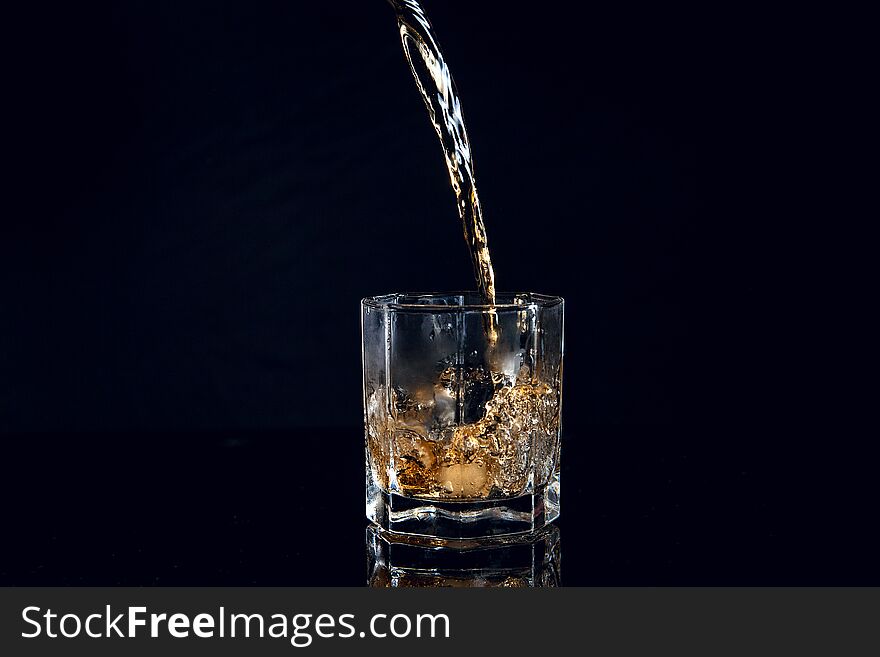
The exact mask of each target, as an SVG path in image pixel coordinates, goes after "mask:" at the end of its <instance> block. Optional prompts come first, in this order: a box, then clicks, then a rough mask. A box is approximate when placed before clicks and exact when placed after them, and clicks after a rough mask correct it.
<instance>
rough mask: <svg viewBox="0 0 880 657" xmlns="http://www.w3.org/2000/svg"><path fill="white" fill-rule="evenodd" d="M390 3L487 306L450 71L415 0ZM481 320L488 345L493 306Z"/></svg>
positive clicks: (483, 261)
mask: <svg viewBox="0 0 880 657" xmlns="http://www.w3.org/2000/svg"><path fill="white" fill-rule="evenodd" d="M388 2H389V4H390V5H391V6H392V7H393V8H394V10H395V12H396V13H397V23H398V27H399V28H400V40H401V43H402V45H403V52H404V54H405V55H406V59H407V62H409V65H410V69H411V70H412V74H413V78H415V81H416V85H417V86H418V89H419V91H420V92H421V95H422V99H423V100H424V101H425V106H426V107H427V109H428V116H429V117H430V119H431V123H432V124H433V126H434V129H435V130H436V132H437V136H438V137H439V139H440V144H441V146H442V147H443V156H444V158H445V159H446V168H447V170H448V172H449V181H450V183H451V184H452V190H453V191H454V192H455V199H456V206H457V207H458V214H459V217H460V218H461V225H462V229H463V231H464V239H465V242H466V243H467V247H468V250H469V252H470V258H471V263H472V265H473V268H474V276H475V278H476V281H477V289H478V290H479V293H480V295H481V297H482V298H483V303H484V304H485V305H487V306H489V307H490V308H491V307H493V306H494V305H495V271H494V270H493V268H492V259H491V257H490V255H489V245H488V241H487V237H486V226H485V224H484V223H483V210H482V207H481V206H480V197H479V196H478V194H477V186H476V182H475V179H474V158H473V153H472V151H471V145H470V141H469V140H468V134H467V129H466V128H465V124H464V116H463V115H462V111H461V101H460V99H459V96H458V91H457V90H456V87H455V82H454V81H453V79H452V73H451V72H450V70H449V67H448V66H447V65H446V61H445V60H444V59H443V53H442V52H441V51H440V46H439V45H438V44H437V40H436V38H435V36H434V30H433V27H432V26H431V23H430V21H429V20H428V17H427V16H426V15H425V12H424V10H423V9H422V7H421V5H419V3H418V2H417V0H388ZM484 324H485V330H486V335H487V337H488V343H489V345H490V347H491V345H494V344H495V342H496V341H497V338H498V323H497V317H496V315H495V312H494V311H491V310H490V312H488V313H486V314H485V321H484Z"/></svg>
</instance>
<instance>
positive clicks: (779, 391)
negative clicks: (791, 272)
mask: <svg viewBox="0 0 880 657" xmlns="http://www.w3.org/2000/svg"><path fill="white" fill-rule="evenodd" d="M426 8H427V10H428V13H429V15H430V16H431V17H432V20H433V22H434V25H435V27H436V29H437V32H438V35H439V38H440V42H441V44H442V46H443V48H444V51H445V53H446V56H447V59H448V61H449V64H450V66H451V68H452V70H453V72H454V75H455V77H456V80H457V83H458V87H459V91H460V92H461V95H462V99H463V106H464V111H465V115H466V117H467V122H468V127H469V131H470V135H471V141H472V144H473V147H474V150H475V156H476V162H477V177H478V183H479V188H480V191H481V195H482V199H483V205H484V209H485V214H486V221H487V227H488V231H489V238H490V245H491V248H492V254H493V258H494V261H495V268H496V274H497V280H498V283H499V288H500V289H501V290H509V291H514V290H515V291H521V290H533V291H538V292H543V293H550V294H559V295H562V296H564V297H565V299H566V380H565V414H564V427H565V437H564V440H565V442H564V445H565V447H564V457H563V462H564V470H563V478H564V480H565V491H566V495H565V496H564V499H565V502H564V513H563V516H564V517H563V520H562V532H563V534H562V535H563V554H564V555H565V556H564V559H563V562H564V564H565V566H564V567H563V582H564V583H567V584H586V583H606V584H653V583H659V584H688V583H703V584H723V583H726V584H779V583H788V584H816V583H820V584H821V583H856V584H858V583H877V581H878V576H877V575H878V572H877V566H876V564H875V563H874V561H875V560H873V559H867V558H862V557H867V556H868V555H870V554H872V552H873V548H872V545H873V543H872V542H871V540H872V531H871V530H870V529H865V528H863V527H865V524H866V523H865V522H864V519H863V518H862V516H861V515H860V514H859V513H858V511H857V508H856V507H857V504H858V503H860V502H861V501H864V500H865V498H866V497H870V491H871V488H870V480H868V479H865V478H862V477H861V476H859V475H854V476H846V475H845V474H844V473H841V472H840V468H841V467H851V466H849V465H847V466H840V465H835V464H836V463H839V459H840V458H841V457H843V458H846V457H845V455H844V452H845V451H846V450H840V449H836V448H829V447H827V446H826V445H827V444H831V443H835V442H838V443H839V441H841V440H843V439H844V435H845V434H846V433H847V432H848V430H846V429H842V428H841V425H839V424H838V425H834V427H830V428H827V427H826V428H823V427H825V425H822V424H821V423H819V422H818V420H819V419H820V418H819V416H820V415H821V414H822V411H821V409H818V408H817V407H815V406H813V405H811V401H810V400H811V398H810V397H809V395H804V396H800V395H799V394H798V393H799V392H802V391H806V389H808V388H809V387H810V386H809V385H808V384H806V383H805V382H804V381H803V380H801V379H798V375H799V374H800V373H802V372H803V371H804V370H805V369H809V368H810V367H814V366H815V365H816V363H817V358H818V357H815V356H814V357H812V360H811V361H809V363H808V364H806V365H805V362H804V361H802V360H801V359H800V358H798V357H797V355H796V354H797V353H798V348H799V347H800V346H807V345H808V342H809V341H808V340H807V339H806V338H805V337H803V335H802V334H801V333H800V332H795V333H793V334H788V333H787V332H786V331H784V330H783V329H781V328H778V327H777V325H776V324H775V320H776V319H778V317H779V315H780V314H781V313H784V310H785V306H786V303H790V299H791V295H790V294H786V295H780V296H779V297H777V296H776V295H775V294H772V293H768V292H767V286H768V285H772V284H770V283H769V282H768V280H769V279H764V278H763V275H764V274H765V273H766V269H765V268H764V266H763V265H761V264H759V263H760V262H764V259H763V256H764V255H765V254H766V252H767V251H769V250H770V248H771V247H770V246H768V243H769V241H770V240H769V238H771V237H772V233H773V231H772V230H771V229H769V228H767V227H766V226H762V228H761V229H760V230H759V231H757V232H755V233H753V234H752V236H751V237H747V238H744V237H743V235H742V232H741V231H740V230H737V229H736V228H735V226H739V225H740V224H733V223H731V222H730V221H729V220H728V219H727V213H728V212H730V210H731V208H737V209H738V207H739V206H740V205H741V204H742V194H745V193H746V191H745V190H746V189H747V188H749V187H750V186H754V181H753V180H752V181H750V180H748V179H747V176H745V175H744V173H743V172H745V171H751V170H754V169H756V168H760V166H761V162H760V160H761V159H762V158H761V157H760V156H756V155H755V153H754V152H749V153H747V152H746V151H747V150H748V149H747V148H746V149H742V150H728V148H729V146H730V144H731V143H732V142H736V141H737V140H738V139H740V137H741V136H744V135H748V138H747V139H746V141H748V139H751V140H754V139H755V136H756V134H757V135H758V137H759V138H760V137H761V136H764V135H765V134H766V132H767V131H769V130H770V128H768V127H767V126H766V125H764V126H758V127H757V130H758V132H757V133H756V132H755V130H752V128H755V127H756V125H755V123H754V122H751V123H750V120H751V119H750V116H753V115H754V113H755V112H756V111H757V110H756V108H760V107H765V108H767V112H768V113H769V114H771V115H772V114H773V109H772V101H771V100H770V99H769V96H768V95H767V94H766V93H765V91H766V90H765V88H764V85H767V86H772V85H771V82H772V81H771V80H769V78H771V77H772V76H770V75H766V76H764V77H760V76H752V77H751V78H750V80H749V82H748V83H747V82H745V81H744V79H745V78H749V77H750V76H749V75H748V74H746V73H744V72H742V71H739V70H737V69H736V67H737V66H743V67H747V68H749V70H752V69H754V68H757V67H756V64H757V61H756V60H757V59H758V58H757V55H755V53H754V49H753V47H752V46H749V47H747V48H746V47H744V46H743V45H742V44H741V43H740V45H739V46H738V48H737V49H736V50H734V51H733V53H734V55H733V56H731V57H728V58H721V59H716V58H715V57H714V56H713V55H715V54H716V52H715V49H713V48H712V44H713V42H715V41H717V40H719V39H721V38H722V37H728V36H729V33H730V32H735V31H736V30H735V28H734V27H733V25H732V22H731V21H733V20H734V18H735V17H733V16H724V15H721V14H720V13H719V14H718V15H712V16H709V15H706V14H705V13H702V14H701V13H699V12H695V11H694V9H693V8H692V7H686V6H667V5H664V6H662V7H658V8H655V9H654V10H645V9H644V8H641V7H634V6H629V5H627V6H621V7H617V6H616V5H615V6H614V7H612V6H606V5H592V4H590V5H588V6H585V5H584V4H583V3H570V4H567V3H562V4H560V3H556V4H554V5H553V6H552V7H546V8H539V7H537V6H534V7H531V8H530V9H528V10H525V9H521V8H516V7H514V6H513V5H511V4H510V3H500V2H483V3H474V2H461V1H458V2H439V1H435V2H431V3H430V4H428V5H427V7H426ZM9 24H10V25H12V26H14V27H15V29H14V30H13V31H15V32H17V36H14V38H13V40H12V41H11V42H9V43H10V45H11V51H12V53H13V56H12V57H11V59H10V60H9V61H11V63H12V66H11V67H10V69H11V70H10V72H9V76H8V78H7V80H8V82H7V84H8V88H9V90H10V92H9V93H8V94H7V99H8V100H7V104H8V105H9V107H8V108H7V109H8V110H11V112H12V115H11V118H10V119H9V120H8V121H7V137H8V142H9V143H8V149H7V158H8V159H9V160H10V161H11V163H12V164H13V165H14V167H13V173H12V176H11V178H10V179H8V180H7V183H8V184H9V188H8V189H9V194H8V204H7V210H6V211H5V212H4V221H3V227H2V234H0V259H2V264H0V267H2V269H0V271H2V279H0V292H2V295H3V297H2V306H3V307H2V314H0V337H2V342H0V368H2V369H0V431H3V432H4V442H5V445H6V452H5V457H4V459H3V470H4V484H5V485H6V486H8V490H7V491H6V492H7V497H6V498H5V499H7V500H11V502H10V507H11V510H10V517H11V519H12V521H11V523H10V526H11V527H14V528H17V529H19V531H17V532H13V533H10V534H8V536H12V535H15V536H16V538H14V539H9V538H7V540H6V542H5V544H4V547H3V550H4V561H3V564H2V567H0V582H2V583H14V584H28V583H42V584H55V583H85V584H117V583H118V584H150V583H159V584H171V583H176V584H218V585H220V584H246V583H253V582H256V583H259V584H272V583H278V584H322V583H323V584H351V583H359V582H360V581H362V575H363V570H364V564H363V557H362V552H363V543H362V540H363V535H362V528H363V524H362V519H361V514H362V505H361V496H362V491H361V489H360V487H361V484H362V479H361V467H362V466H361V462H360V458H361V453H362V452H361V444H362V443H361V441H362V437H361V429H360V423H361V417H362V416H361V413H362V411H361V396H360V395H361V392H360V362H359V359H360V352H359V349H360V346H359V341H360V336H359V324H358V321H359V320H358V315H359V309H358V301H359V299H360V298H361V297H363V296H367V295H371V294H379V293H386V292H390V291H394V290H445V289H462V288H470V287H473V283H472V280H471V269H470V265H469V263H468V260H467V254H466V251H465V248H464V244H463V240H462V238H461V230H460V227H459V225H458V221H457V217H456V214H455V208H454V202H453V197H452V193H451V191H450V190H449V186H448V180H447V177H446V172H445V169H444V165H443V161H442V157H441V154H440V150H439V146H438V144H437V143H436V136H435V135H434V133H433V130H432V129H431V127H430V125H429V123H428V121H427V117H426V114H425V111H424V108H423V106H422V101H421V99H420V98H419V96H418V93H417V91H416V89H415V87H414V84H413V81H412V79H411V76H410V73H409V71H408V68H407V66H406V63H405V61H404V59H403V55H402V53H401V50H400V45H399V41H398V37H397V34H396V25H395V21H394V17H393V13H392V12H391V10H390V8H389V7H388V6H387V5H386V3H384V2H381V1H380V0H374V1H371V2H363V1H358V2H349V3H295V2H258V3H243V2H210V3H209V2H188V3H184V4H180V3H179V4H178V6H157V5H155V3H146V2H128V3H124V4H113V3H89V4H88V5H59V6H50V5H40V6H38V7H34V8H32V9H30V10H29V12H28V14H27V15H23V14H19V15H16V16H14V17H12V19H11V20H10V22H9ZM731 60H732V61H731ZM731 66H733V68H731ZM761 130H763V131H764V132H760V131H761ZM719 151H720V152H721V153H722V157H721V158H720V159H724V160H726V162H725V164H724V165H723V166H722V167H719V166H718V165H717V163H716V160H717V159H719V158H718V154H719ZM698 172H699V173H698ZM709 172H711V173H712V174H713V175H714V176H716V177H721V178H723V177H725V176H727V177H728V178H729V180H730V179H732V180H734V184H733V185H732V187H733V188H734V189H733V190H731V189H728V190H726V191H725V192H723V193H718V194H715V195H713V196H711V197H710V198H711V200H707V199H706V198H705V197H706V195H707V194H708V193H709V192H708V189H709V187H710V186H711V185H713V183H714V180H712V181H709V182H706V183H704V182H702V181H701V182H700V183H699V184H698V175H699V176H700V177H701V178H704V177H705V174H707V173H709ZM730 174H733V175H732V176H731V175H730ZM698 187H699V192H698ZM737 190H738V191H737ZM738 192H742V194H740V193H738ZM764 212H769V210H768V209H767V208H766V207H765V204H763V203H761V202H755V203H753V204H751V205H750V206H749V207H748V212H747V213H744V215H743V216H745V214H748V216H749V219H754V218H755V217H756V216H757V217H760V219H759V221H760V222H763V217H764V215H763V214H762V213H764ZM743 225H746V224H745V223H743ZM749 225H750V224H749ZM745 242H754V243H757V244H758V247H757V248H753V249H749V250H748V251H746V250H744V243H745ZM750 246H753V245H750ZM780 257H782V258H784V257H785V254H782V256H780ZM727 263H736V264H735V267H736V268H735V269H732V268H725V265H726V264H727ZM780 268H782V269H784V268H785V267H784V265H780ZM720 271H726V272H727V273H726V274H722V275H718V273H719V272H720ZM731 272H736V273H735V274H734V273H731ZM782 372H785V373H786V375H787V376H789V377H790V379H788V378H785V376H783V375H781V373H782ZM823 419H824V418H823ZM823 431H824V432H825V433H824V434H823ZM817 440H818V441H820V442H818V443H817ZM822 441H824V442H822ZM817 445H818V446H817ZM836 459H837V460H836ZM856 460H857V459H856ZM853 472H855V470H854V471H853ZM105 507H108V509H109V510H104V509H105Z"/></svg>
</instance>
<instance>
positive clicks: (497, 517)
mask: <svg viewBox="0 0 880 657" xmlns="http://www.w3.org/2000/svg"><path fill="white" fill-rule="evenodd" d="M558 517H559V478H558V476H556V477H554V478H553V479H552V480H551V481H550V483H549V484H547V485H546V486H542V487H541V488H539V489H538V490H537V491H535V492H534V493H532V494H529V495H522V496H520V497H515V498H512V499H504V500H486V501H480V502H449V501H445V500H424V499H416V498H411V497H403V496H402V495H398V494H396V493H387V492H385V491H383V490H381V489H379V488H378V487H376V486H373V485H368V486H367V518H369V519H370V520H371V521H372V522H373V523H375V524H376V525H377V526H379V527H380V528H381V529H384V530H386V531H390V532H395V533H399V534H409V535H414V536H430V537H436V538H448V539H462V538H481V537H487V536H506V535H509V534H522V533H525V532H533V531H536V530H538V529H541V528H542V527H545V526H546V525H548V524H549V523H551V522H553V521H554V520H556V518H558Z"/></svg>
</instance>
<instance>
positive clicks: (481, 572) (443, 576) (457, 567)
mask: <svg viewBox="0 0 880 657" xmlns="http://www.w3.org/2000/svg"><path fill="white" fill-rule="evenodd" d="M560 558H561V553H560V534H559V529H558V528H557V527H555V526H553V525H550V526H548V527H546V528H544V529H542V530H539V531H537V532H533V533H530V534H517V535H514V536H505V537H503V538H491V539H488V538H483V539H470V540H457V541H449V540H437V539H431V538H425V537H418V536H404V535H402V534H396V533H393V532H386V531H382V530H381V529H377V528H376V527H373V526H370V527H368V528H367V559H368V562H369V566H368V575H369V579H368V582H367V583H368V585H369V586H372V587H377V588H387V587H400V588H410V587H418V588H422V587H465V588H469V587H507V588H530V587H545V586H560V585H561V579H560V570H559V566H560Z"/></svg>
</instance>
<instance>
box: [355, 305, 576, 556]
mask: <svg viewBox="0 0 880 657" xmlns="http://www.w3.org/2000/svg"><path fill="white" fill-rule="evenodd" d="M361 309H362V334H363V368H364V417H365V424H366V461H367V464H366V465H367V467H366V471H367V486H366V488H367V517H368V518H369V519H370V520H371V521H373V522H374V523H375V524H376V525H378V526H379V527H381V528H383V529H386V530H389V531H394V532H400V533H406V534H416V535H424V536H435V537H445V538H473V537H483V536H497V535H506V534H515V533H519V532H529V531H534V530H536V529H538V528H540V527H543V526H544V525H546V524H547V523H549V522H552V521H553V520H554V519H556V518H557V517H558V515H559V448H560V411H561V402H562V353H563V300H562V299H561V298H559V297H552V296H545V295H540V294H534V293H522V294H500V295H497V296H496V304H495V305H494V306H487V305H484V303H483V301H482V299H481V297H480V296H479V295H478V294H477V293H476V292H453V293H445V294H389V295H385V296H379V297H370V298H367V299H364V300H363V301H362V302H361Z"/></svg>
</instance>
